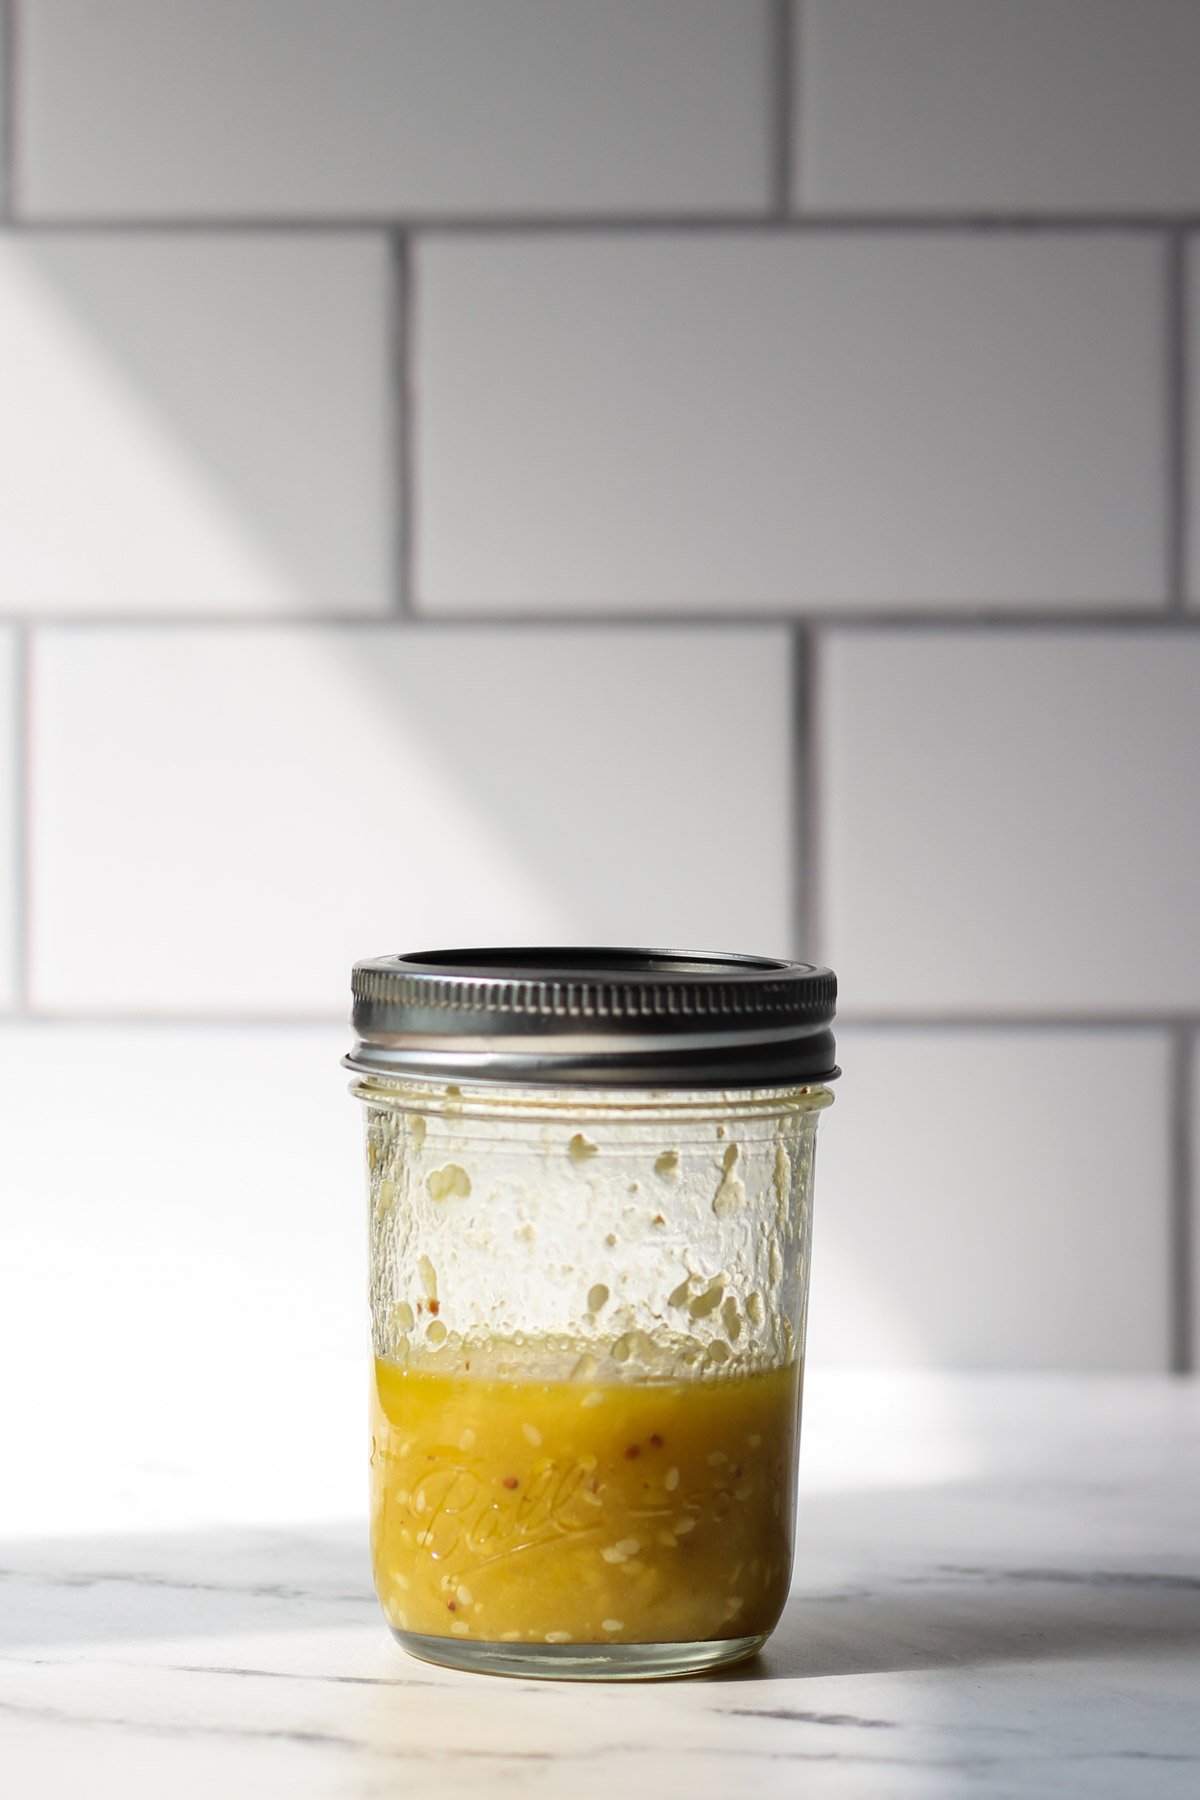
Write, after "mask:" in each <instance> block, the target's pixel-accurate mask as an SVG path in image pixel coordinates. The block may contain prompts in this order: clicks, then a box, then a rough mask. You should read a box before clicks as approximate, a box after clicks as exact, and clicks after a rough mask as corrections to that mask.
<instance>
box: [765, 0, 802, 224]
mask: <svg viewBox="0 0 1200 1800" xmlns="http://www.w3.org/2000/svg"><path fill="white" fill-rule="evenodd" d="M795 4H796V5H797V6H798V5H799V4H800V0H795ZM796 29H797V26H796V24H795V22H794V21H793V10H792V0H774V5H773V7H772V9H771V23H770V30H769V32H768V34H767V41H768V47H769V48H768V54H769V56H770V66H769V67H768V70H767V82H768V88H767V92H768V96H769V99H768V106H769V111H770V121H771V123H770V139H769V142H770V152H771V207H772V211H773V213H774V216H775V217H776V218H777V219H787V218H789V217H790V213H791V204H792V130H793V106H794V99H793V91H792V43H793V36H792V34H793V32H794V31H795V30H796Z"/></svg>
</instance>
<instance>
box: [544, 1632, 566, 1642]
mask: <svg viewBox="0 0 1200 1800" xmlns="http://www.w3.org/2000/svg"><path fill="white" fill-rule="evenodd" d="M570 1641H571V1634H570V1632H569V1631H548V1632H547V1633H546V1642H547V1643H548V1644H569V1643H570Z"/></svg>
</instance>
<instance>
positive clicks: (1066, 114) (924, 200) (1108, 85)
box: [793, 0, 1200, 214]
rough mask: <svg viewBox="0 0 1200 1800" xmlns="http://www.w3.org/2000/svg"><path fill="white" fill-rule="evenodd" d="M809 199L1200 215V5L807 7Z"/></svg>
mask: <svg viewBox="0 0 1200 1800" xmlns="http://www.w3.org/2000/svg"><path fill="white" fill-rule="evenodd" d="M795 50H796V55H795V65H794V79H795V83H796V111H797V118H798V122H799V130H798V131H797V132H796V135H795V139H794V143H793V152H794V171H795V193H796V196H797V200H798V203H799V204H800V205H801V206H803V207H806V208H808V207H811V208H813V209H820V210H824V211H829V212H842V211H845V212H871V211H878V210H881V209H889V208H891V209H895V210H896V211H899V212H909V211H914V212H922V213H928V212H948V213H964V214H969V213H1010V214H1012V213H1041V212H1049V213H1063V212H1068V213H1069V212H1081V213H1110V214H1118V213H1123V212H1140V211H1145V212H1150V213H1162V212H1169V211H1172V210H1178V211H1183V212H1193V213H1194V212H1196V211H1197V210H1200V108H1197V106H1196V71H1197V68H1198V67H1200V7H1197V6H1196V5H1195V0H803V24H802V28H801V30H800V31H799V32H798V33H797V34H796V38H795Z"/></svg>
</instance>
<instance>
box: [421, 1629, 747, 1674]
mask: <svg viewBox="0 0 1200 1800" xmlns="http://www.w3.org/2000/svg"><path fill="white" fill-rule="evenodd" d="M388 1629H389V1630H390V1631H391V1634H392V1636H393V1637H394V1638H395V1640H396V1642H397V1643H398V1644H399V1645H400V1648H401V1649H402V1650H407V1651H408V1653H409V1655H410V1656H416V1657H419V1658H420V1659H421V1661H422V1662H431V1663H440V1664H441V1665H442V1666H443V1668H447V1669H469V1670H472V1671H473V1672H474V1673H475V1674H478V1675H516V1676H524V1677H525V1678H526V1679H527V1680H541V1681H665V1680H670V1679H671V1678H673V1677H674V1678H678V1677H680V1676H685V1675H705V1674H708V1673H709V1672H710V1671H711V1670H713V1669H724V1668H727V1667H728V1666H729V1665H730V1664H731V1663H738V1662H744V1661H745V1660H746V1658H747V1657H749V1656H755V1655H756V1654H757V1653H758V1651H759V1650H761V1649H762V1647H763V1645H764V1644H765V1643H766V1641H767V1636H768V1633H767V1632H765V1631H764V1632H759V1633H757V1634H756V1635H755V1636H753V1637H739V1638H716V1639H714V1640H712V1641H711V1642H708V1643H697V1644H502V1643H490V1642H487V1641H486V1640H485V1641H480V1640H478V1639H464V1638H444V1637H425V1636H422V1635H421V1634H420V1633H419V1632H415V1631H400V1630H398V1629H397V1628H396V1627H395V1626H394V1625H393V1626H389V1627H388Z"/></svg>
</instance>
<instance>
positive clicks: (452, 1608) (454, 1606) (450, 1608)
mask: <svg viewBox="0 0 1200 1800" xmlns="http://www.w3.org/2000/svg"><path fill="white" fill-rule="evenodd" d="M446 1611H447V1612H457V1611H458V1601H457V1600H447V1602H446Z"/></svg>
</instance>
